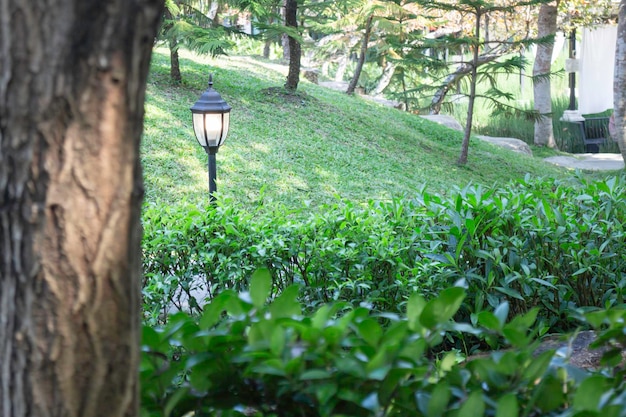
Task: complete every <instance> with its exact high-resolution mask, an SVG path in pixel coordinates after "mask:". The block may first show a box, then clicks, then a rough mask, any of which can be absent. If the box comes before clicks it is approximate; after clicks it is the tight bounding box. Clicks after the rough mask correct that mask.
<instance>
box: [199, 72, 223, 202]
mask: <svg viewBox="0 0 626 417" xmlns="http://www.w3.org/2000/svg"><path fill="white" fill-rule="evenodd" d="M230 109H231V107H230V106H229V105H228V103H226V102H225V101H224V99H222V96H220V95H219V93H218V92H217V91H215V90H214V89H213V76H212V75H210V76H209V88H207V89H206V91H205V92H204V93H202V95H201V96H200V98H199V99H198V101H196V104H194V105H193V106H192V107H191V109H190V110H191V113H192V115H193V130H194V132H195V134H196V139H198V143H200V146H202V147H203V148H204V150H205V151H206V153H207V154H208V155H209V199H210V201H213V200H215V195H214V193H215V191H216V190H217V185H216V184H215V178H216V177H217V166H216V158H215V154H216V153H217V151H218V149H219V148H220V146H222V144H223V143H224V141H225V140H226V135H227V134H228V127H229V122H230Z"/></svg>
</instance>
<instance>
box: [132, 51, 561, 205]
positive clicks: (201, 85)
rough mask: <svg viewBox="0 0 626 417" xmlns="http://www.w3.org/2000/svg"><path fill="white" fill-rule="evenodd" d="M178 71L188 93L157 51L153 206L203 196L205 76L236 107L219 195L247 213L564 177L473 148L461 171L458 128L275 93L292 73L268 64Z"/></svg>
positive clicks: (353, 100) (313, 96)
mask: <svg viewBox="0 0 626 417" xmlns="http://www.w3.org/2000/svg"><path fill="white" fill-rule="evenodd" d="M181 69H182V74H183V83H182V85H172V84H171V83H170V82H169V78H168V71H169V63H168V55H167V54H166V53H165V51H163V50H159V49H157V50H156V51H155V53H154V56H153V62H152V71H151V74H150V78H149V82H148V97H147V103H146V116H145V132H144V140H143V145H142V150H143V157H142V159H143V164H144V177H145V184H146V185H145V188H146V199H147V201H153V202H163V203H168V204H174V203H177V202H180V201H182V200H187V201H190V202H192V203H198V204H202V203H204V202H206V201H207V200H208V196H207V190H208V186H207V168H206V163H207V156H206V153H205V152H204V150H203V149H202V148H201V147H200V146H199V145H198V143H197V142H196V140H195V137H194V135H193V128H192V123H191V113H190V111H189V107H190V106H191V105H192V104H193V103H194V102H195V101H196V100H197V98H198V97H199V96H200V94H201V93H202V91H203V90H204V89H205V88H206V85H207V80H208V74H209V73H212V74H213V75H214V82H215V84H214V87H215V89H216V90H218V91H219V92H220V94H221V95H222V97H223V98H224V99H225V100H226V101H228V103H229V104H230V105H231V106H232V108H233V110H232V113H231V130H230V133H229V136H228V138H227V141H226V144H225V145H224V146H222V147H221V148H220V151H219V153H218V154H217V163H218V193H219V194H220V195H221V196H222V197H224V198H229V199H232V200H235V201H238V202H240V203H241V204H244V205H248V204H258V200H259V199H260V198H261V196H262V197H263V201H264V202H266V203H268V202H275V203H281V204H284V205H286V206H287V207H301V206H302V205H303V204H305V203H306V204H308V205H310V206H311V207H316V206H319V205H321V204H326V203H332V202H334V201H337V199H345V200H350V201H353V202H357V203H358V202H365V201H368V200H370V199H374V200H385V199H390V198H392V197H394V196H411V195H413V194H415V193H416V192H417V190H419V189H421V188H422V187H423V186H426V187H427V189H429V190H431V191H435V192H441V193H445V192H446V191H447V190H450V189H451V187H454V186H459V187H463V186H465V185H467V184H468V183H480V184H486V185H492V184H494V183H506V182H508V181H510V180H513V179H516V178H519V177H521V176H524V175H526V174H531V175H535V176H554V177H559V176H563V175H568V174H567V173H565V172H564V171H562V170H560V169H559V168H556V167H554V166H552V165H549V164H546V163H544V162H543V161H542V160H540V159H537V158H531V157H527V156H524V155H520V154H516V153H512V152H510V151H507V150H504V149H500V148H497V147H495V146H493V145H489V144H485V143H482V142H480V141H476V140H475V141H473V142H472V145H471V149H470V157H469V163H468V164H467V165H466V166H463V167H459V166H457V165H456V164H455V162H456V160H457V158H458V153H459V151H460V143H461V137H462V135H461V133H460V132H455V131H452V130H449V129H447V128H444V127H442V126H439V125H436V124H434V123H431V122H429V121H426V120H424V119H422V118H420V117H418V116H415V115H413V114H409V113H405V112H401V111H398V110H396V109H392V108H388V107H383V106H381V105H378V104H375V103H371V102H369V101H366V100H364V99H362V98H360V97H350V96H346V95H345V94H343V93H341V92H337V91H331V90H328V89H325V88H322V87H319V86H317V85H314V84H311V83H309V82H308V81H305V80H303V81H301V85H300V87H299V93H300V95H299V96H297V97H291V98H288V99H285V97H284V96H282V95H280V94H275V93H268V91H267V89H268V88H271V87H280V86H282V84H283V83H284V71H285V67H280V66H275V65H272V64H270V63H267V62H264V61H257V60H254V59H252V58H242V57H220V58H216V59H211V58H206V57H196V56H193V55H191V54H188V53H185V52H184V51H182V59H181ZM261 190H262V191H261Z"/></svg>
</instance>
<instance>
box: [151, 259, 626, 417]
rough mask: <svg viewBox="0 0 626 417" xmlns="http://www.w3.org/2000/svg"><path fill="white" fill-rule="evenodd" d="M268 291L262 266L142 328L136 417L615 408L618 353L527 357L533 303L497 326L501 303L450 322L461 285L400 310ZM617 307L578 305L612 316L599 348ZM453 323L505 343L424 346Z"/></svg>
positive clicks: (610, 336)
mask: <svg viewBox="0 0 626 417" xmlns="http://www.w3.org/2000/svg"><path fill="white" fill-rule="evenodd" d="M271 293H272V278H271V276H270V274H269V271H268V270H259V271H257V272H256V273H255V274H254V276H253V277H252V280H251V282H250V289H249V292H245V293H241V294H237V293H235V292H234V291H232V290H225V291H223V292H221V293H220V294H219V295H218V296H216V297H215V298H214V299H213V300H212V301H211V302H210V303H209V304H207V305H206V306H205V307H204V312H203V314H202V315H201V316H200V317H198V318H194V317H192V316H188V315H184V314H182V313H181V314H178V315H175V316H173V317H172V318H171V320H170V321H169V323H168V324H167V325H166V326H165V327H163V328H151V327H144V334H143V355H142V362H141V397H142V416H145V417H152V416H154V417H156V416H165V417H169V416H173V417H179V416H183V415H185V416H187V415H194V416H196V417H201V416H210V415H211V416H212V415H221V416H241V415H246V416H261V415H264V416H265V415H270V416H274V415H275V416H286V417H289V416H316V417H317V416H320V417H321V416H363V417H365V416H372V417H374V416H432V417H435V416H472V417H474V416H483V415H484V416H588V415H607V416H621V415H624V414H625V411H626V404H625V399H626V391H625V390H624V381H625V380H626V379H625V378H624V376H625V374H624V369H623V364H622V363H621V355H616V353H615V351H614V350H609V351H607V353H606V354H605V356H604V364H605V365H606V366H607V367H606V369H603V370H602V372H595V373H592V372H588V371H585V370H582V369H577V368H573V367H572V366H571V365H569V364H568V363H567V361H566V360H564V359H563V358H562V357H559V356H554V353H555V352H554V351H553V350H548V351H545V352H543V353H540V354H536V353H535V347H536V346H537V345H536V343H534V339H535V336H536V333H537V330H536V326H535V324H534V322H535V318H536V316H537V310H536V309H535V310H531V311H529V312H528V313H526V314H525V315H520V316H517V317H515V318H514V319H513V320H511V321H510V322H508V323H507V322H506V317H507V310H508V307H507V305H506V304H502V305H500V306H498V308H496V310H495V312H493V313H491V312H487V311H483V312H481V314H480V315H479V320H478V321H479V326H472V325H469V324H464V323H455V322H454V321H452V320H451V319H452V317H453V316H455V314H456V313H457V309H458V308H459V307H460V306H461V305H462V303H463V299H464V297H465V290H463V289H462V288H459V287H450V288H448V289H446V290H443V291H442V292H441V294H440V295H439V296H437V297H436V298H433V299H431V300H430V301H426V300H425V299H424V298H423V297H421V296H419V295H417V294H414V295H412V296H411V297H410V298H409V300H408V302H407V306H406V315H402V316H400V315H396V314H393V313H387V314H371V312H370V311H368V310H367V309H366V308H363V307H352V306H350V305H348V304H347V303H335V304H326V305H324V306H322V307H320V308H318V309H316V310H315V311H314V312H312V313H310V314H304V315H303V314H302V311H303V309H304V308H303V307H304V306H303V305H302V304H301V303H300V302H299V301H298V300H297V293H298V289H297V288H296V287H293V286H292V287H288V288H286V289H285V290H284V291H283V292H282V293H281V294H280V295H278V296H276V297H273V295H272V294H271ZM272 297H273V301H272V302H271V303H270V304H268V305H266V300H267V299H268V298H272ZM624 318H626V311H625V310H616V309H613V310H606V311H595V312H593V313H587V314H586V315H582V319H583V320H586V321H587V323H589V324H592V325H595V326H597V327H601V326H605V327H606V326H608V328H607V329H606V330H604V331H603V332H602V333H600V335H599V337H598V342H597V344H598V345H603V344H607V343H609V342H611V341H614V340H617V341H619V342H622V343H624V342H626V340H625V339H626V338H625V336H624V334H625V333H624ZM381 323H385V325H384V326H383V325H381ZM449 332H453V333H466V334H471V335H472V336H474V337H487V336H494V337H501V338H503V339H504V340H505V341H506V342H507V343H508V344H510V345H512V346H513V347H514V349H512V350H508V351H500V352H492V353H491V354H489V355H485V356H482V357H477V358H470V360H468V361H464V360H463V358H462V357H461V356H460V355H459V354H458V353H457V352H454V351H451V352H448V353H445V354H441V355H438V356H433V348H436V347H437V346H438V345H439V344H440V343H441V342H442V341H443V340H444V338H445V335H446V334H447V333H449ZM188 413H193V414H188Z"/></svg>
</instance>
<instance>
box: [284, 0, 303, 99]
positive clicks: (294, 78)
mask: <svg viewBox="0 0 626 417" xmlns="http://www.w3.org/2000/svg"><path fill="white" fill-rule="evenodd" d="M285 26H287V27H292V28H294V29H298V0H286V2H285ZM301 55H302V54H301V48H300V42H298V40H297V39H295V38H294V37H292V36H289V73H288V74H287V82H285V88H286V89H287V90H290V91H296V89H297V88H298V83H299V82H300V59H301Z"/></svg>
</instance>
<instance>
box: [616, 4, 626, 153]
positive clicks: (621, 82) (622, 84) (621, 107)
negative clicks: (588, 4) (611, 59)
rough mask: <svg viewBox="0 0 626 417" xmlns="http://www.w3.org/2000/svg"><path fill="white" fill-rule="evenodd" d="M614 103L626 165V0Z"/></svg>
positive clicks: (619, 35)
mask: <svg viewBox="0 0 626 417" xmlns="http://www.w3.org/2000/svg"><path fill="white" fill-rule="evenodd" d="M613 101H614V104H613V107H614V108H613V118H614V120H615V133H616V136H615V137H616V139H617V143H618V144H619V149H620V152H621V154H622V159H624V163H626V120H625V119H626V0H621V1H620V3H619V13H618V24H617V42H616V45H615V78H614V84H613Z"/></svg>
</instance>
